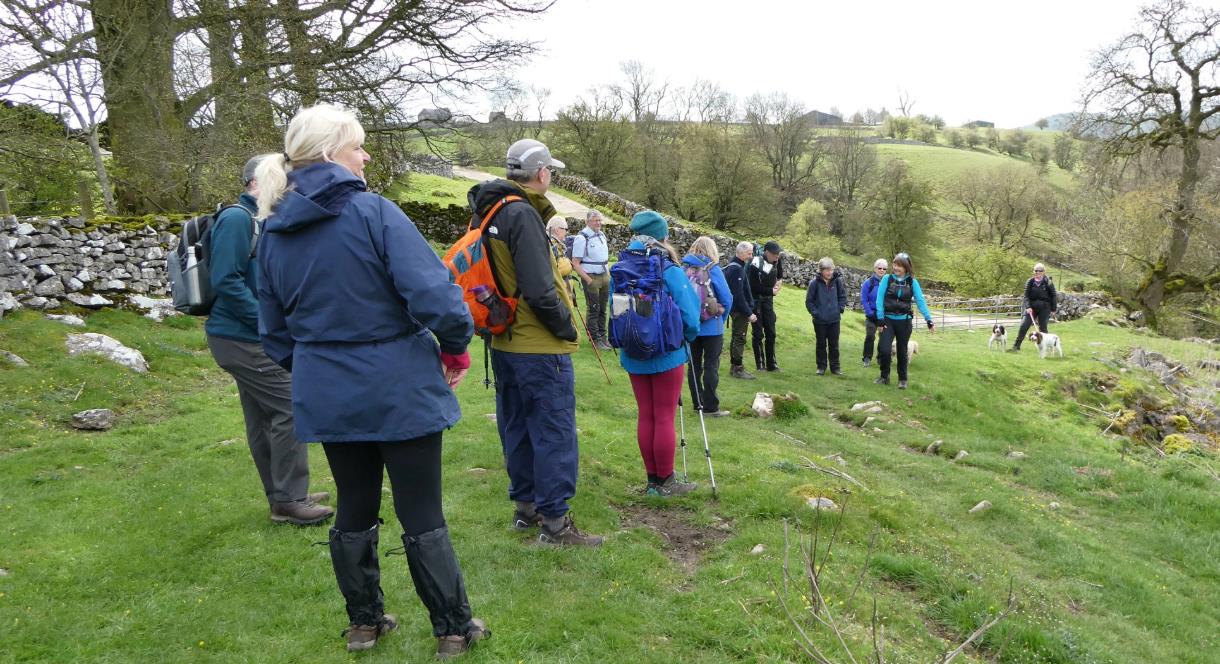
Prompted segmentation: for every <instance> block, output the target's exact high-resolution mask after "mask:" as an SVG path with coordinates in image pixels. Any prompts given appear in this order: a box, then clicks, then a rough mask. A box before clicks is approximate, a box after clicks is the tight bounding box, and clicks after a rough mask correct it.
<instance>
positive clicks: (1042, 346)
mask: <svg viewBox="0 0 1220 664" xmlns="http://www.w3.org/2000/svg"><path fill="white" fill-rule="evenodd" d="M1029 340H1030V341H1032V342H1034V344H1035V345H1036V346H1038V357H1040V358H1042V359H1044V360H1045V359H1046V356H1047V355H1048V354H1056V353H1057V354H1058V355H1059V357H1063V344H1060V343H1059V335H1057V334H1051V333H1049V332H1047V333H1042V332H1037V331H1034V332H1030V333H1029Z"/></svg>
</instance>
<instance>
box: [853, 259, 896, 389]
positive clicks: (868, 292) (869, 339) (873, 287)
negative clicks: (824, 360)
mask: <svg viewBox="0 0 1220 664" xmlns="http://www.w3.org/2000/svg"><path fill="white" fill-rule="evenodd" d="M889 268H890V264H889V263H887V262H886V260H885V259H884V258H878V259H877V261H876V262H875V263H873V273H872V274H871V275H869V277H868V279H865V280H864V283H863V284H861V285H860V306H861V307H862V308H863V309H864V357H863V360H864V361H863V364H864V367H865V368H867V367H868V366H869V365H871V364H872V363H873V340H874V338H875V337H876V334H877V325H876V324H875V323H874V322H873V319H874V318H876V317H877V286H878V284H880V283H881V278H882V277H884V276H885V274H886V272H888V271H889Z"/></svg>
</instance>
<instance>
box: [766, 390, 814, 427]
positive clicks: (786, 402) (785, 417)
mask: <svg viewBox="0 0 1220 664" xmlns="http://www.w3.org/2000/svg"><path fill="white" fill-rule="evenodd" d="M771 401H772V403H774V404H775V419H777V420H780V421H781V422H788V421H791V420H795V419H796V418H798V417H805V416H806V415H808V414H809V406H807V405H805V402H803V401H801V397H800V396H798V395H797V394H795V393H792V392H789V393H787V394H785V395H783V396H774V395H772V396H771Z"/></svg>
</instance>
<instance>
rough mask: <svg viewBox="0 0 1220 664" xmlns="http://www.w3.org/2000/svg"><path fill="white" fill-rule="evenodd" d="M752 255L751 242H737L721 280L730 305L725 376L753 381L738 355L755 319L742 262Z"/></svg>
mask: <svg viewBox="0 0 1220 664" xmlns="http://www.w3.org/2000/svg"><path fill="white" fill-rule="evenodd" d="M753 256H754V245H753V244H751V243H749V242H739V243H738V244H737V249H736V251H735V253H734V255H733V260H731V261H729V265H728V267H726V268H725V269H724V280H725V281H726V282H728V284H729V293H730V294H731V295H732V299H733V306H731V307H729V320H730V321H732V325H733V326H732V332H731V334H730V336H729V375H730V376H732V377H733V378H741V379H744V380H754V374H752V373H750V372H748V371H746V368H745V367H744V366H742V355H744V354H745V350H746V332H747V331H748V330H749V329H750V323H753V322H754V321H756V320H758V316H757V315H756V314H755V313H754V297H753V293H751V292H750V284H749V283H748V282H747V281H746V264H747V263H748V262H749V261H750V258H751V257H753Z"/></svg>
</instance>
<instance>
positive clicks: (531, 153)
mask: <svg viewBox="0 0 1220 664" xmlns="http://www.w3.org/2000/svg"><path fill="white" fill-rule="evenodd" d="M504 166H505V167H506V168H507V169H508V170H510V171H525V172H526V173H533V172H535V171H537V170H538V169H541V168H546V167H548V166H553V167H555V168H565V166H564V164H563V162H562V161H559V160H558V159H554V158H552V157H551V151H550V150H549V149H547V147H546V146H545V145H543V144H542V142H541V141H535V140H534V139H532V138H523V139H521V140H519V141H517V142H516V143H513V144H512V145H510V146H509V147H508V155H507V156H506V158H505V160H504Z"/></svg>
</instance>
